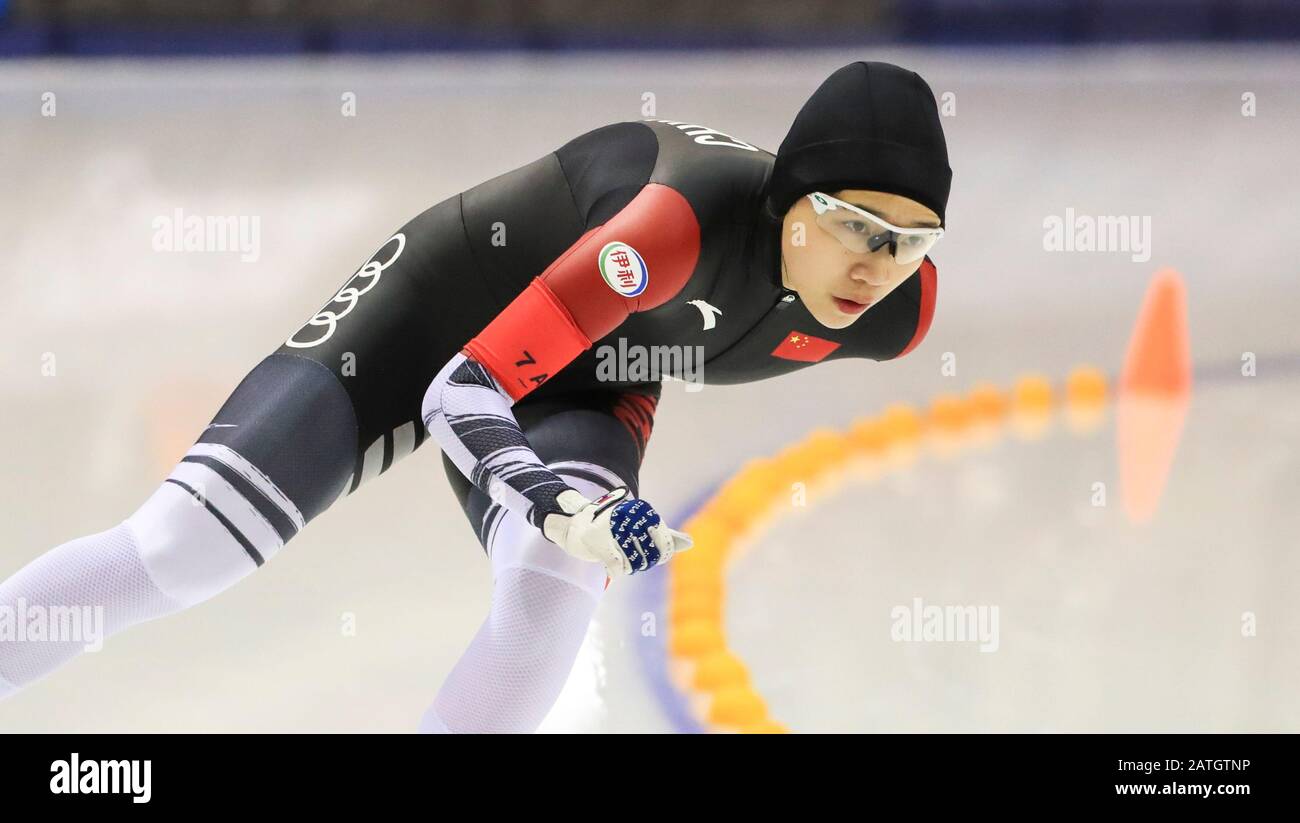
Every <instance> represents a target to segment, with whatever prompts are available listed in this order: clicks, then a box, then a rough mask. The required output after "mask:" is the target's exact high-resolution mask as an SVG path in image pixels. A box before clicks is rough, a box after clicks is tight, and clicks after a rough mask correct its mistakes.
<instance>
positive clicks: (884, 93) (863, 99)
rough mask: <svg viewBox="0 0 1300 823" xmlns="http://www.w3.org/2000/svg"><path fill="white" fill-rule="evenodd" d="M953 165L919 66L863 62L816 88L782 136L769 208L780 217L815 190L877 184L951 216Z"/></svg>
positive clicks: (941, 218) (771, 214)
mask: <svg viewBox="0 0 1300 823" xmlns="http://www.w3.org/2000/svg"><path fill="white" fill-rule="evenodd" d="M951 184H952V169H950V168H949V167H948V144H947V142H946V141H945V140H944V137H943V126H942V125H940V122H939V109H938V106H937V105H936V104H935V100H934V92H932V91H931V90H930V86H929V85H928V84H927V83H926V82H925V81H924V80H922V79H921V76H920V75H918V74H917V73H916V72H914V71H908V70H907V69H904V68H900V67H898V66H895V65H893V64H891V63H875V62H863V61H858V62H856V63H850V64H849V65H847V66H845V67H843V68H841V69H839V70H837V71H836V72H835V73H834V74H832V75H831V76H830V77H828V78H826V80H825V82H823V83H822V84H821V85H820V86H818V87H817V91H815V92H813V94H812V96H811V97H809V98H808V102H806V103H804V105H803V108H802V109H800V110H799V114H798V115H797V116H796V117H795V119H794V125H792V126H791V127H790V131H789V133H788V134H786V136H785V139H784V140H782V141H781V147H780V148H779V149H778V150H777V153H776V162H775V164H774V166H773V168H772V177H771V179H770V180H769V181H768V189H767V200H766V205H767V211H768V212H769V217H772V218H775V219H776V220H777V221H780V220H781V219H782V218H783V217H784V215H785V213H786V211H787V210H789V208H790V206H791V205H793V204H794V202H795V201H796V200H797V199H799V197H801V196H803V195H805V194H808V193H809V192H812V191H819V190H820V191H826V192H833V191H837V190H839V189H873V190H875V191H883V192H889V193H890V194H897V195H901V196H903V197H908V198H911V199H912V200H915V201H916V202H918V203H920V204H922V205H924V206H928V207H929V208H931V209H933V210H934V213H935V214H937V215H939V221H940V225H944V221H945V220H946V218H945V215H944V211H945V210H946V208H947V206H948V189H949V187H950V186H951Z"/></svg>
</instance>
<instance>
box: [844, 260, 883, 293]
mask: <svg viewBox="0 0 1300 823" xmlns="http://www.w3.org/2000/svg"><path fill="white" fill-rule="evenodd" d="M877 257H888V255H879V254H873V255H871V256H870V257H868V258H867V259H866V260H862V261H859V262H856V263H854V264H853V267H852V268H851V269H849V278H850V279H852V280H855V281H857V282H858V283H864V284H866V285H868V286H872V287H879V286H884V285H887V284H888V283H889V281H890V278H891V277H892V273H891V272H890V270H889V266H888V264H887V263H886V261H885V260H880V259H875V258H877Z"/></svg>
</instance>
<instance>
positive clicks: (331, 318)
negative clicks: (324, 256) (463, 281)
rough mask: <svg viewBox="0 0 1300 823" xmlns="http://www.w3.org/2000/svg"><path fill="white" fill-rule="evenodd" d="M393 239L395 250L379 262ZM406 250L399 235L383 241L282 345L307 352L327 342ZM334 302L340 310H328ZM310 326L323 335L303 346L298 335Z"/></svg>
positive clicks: (402, 235) (403, 236) (401, 236)
mask: <svg viewBox="0 0 1300 823" xmlns="http://www.w3.org/2000/svg"><path fill="white" fill-rule="evenodd" d="M394 240H396V241H397V249H396V250H395V251H394V252H393V256H392V257H389V258H388V259H387V260H385V261H384V262H382V263H380V262H379V258H380V256H381V255H382V254H383V251H384V249H386V248H388V246H389V245H390V244H391V243H392V242H393V241H394ZM405 248H406V235H404V234H402V233H401V232H398V233H397V234H394V235H393V236H392V237H390V238H388V240H386V241H384V245H382V246H380V247H379V251H376V252H375V253H374V256H372V257H371V258H370V260H369V261H368V262H367V263H366V264H365V265H364V266H362V267H361V268H360V269H358V270H357V273H356V274H354V275H352V277H351V278H349V279H348V282H346V283H344V284H343V288H341V289H339V290H338V293H337V294H335V295H334V297H333V298H331V299H330V302H328V303H326V304H325V308H323V309H321V310H320V311H319V312H317V313H316V315H315V316H314V317H312V318H311V319H310V320H308V321H307V323H306V325H304V326H303V327H302V328H300V329H298V331H296V332H294V333H293V336H292V337H290V338H289V339H288V340H286V341H284V344H285V345H286V346H290V347H292V348H295V349H310V348H311V347H312V346H319V345H320V344H321V343H324V342H325V341H326V340H329V339H330V337H331V336H332V335H333V334H334V329H335V328H337V327H338V323H339V320H342V319H343V318H344V317H347V316H348V314H350V313H351V312H352V310H353V309H354V308H356V305H357V300H359V299H360V298H361V295H363V294H365V293H366V292H368V291H370V290H371V289H373V288H374V287H375V286H376V285H377V284H378V283H379V275H380V274H382V273H383V271H384V269H386V268H388V267H389V266H391V265H393V263H396V262H397V258H399V257H401V256H402V250H403V249H405ZM362 281H364V284H362ZM336 303H342V304H343V308H342V309H341V310H334V309H331V308H330V307H331V306H333V305H335V304H336ZM313 327H315V328H322V327H323V328H324V329H325V333H324V334H322V335H321V336H320V337H318V338H316V339H315V340H312V341H310V342H306V343H304V342H302V341H299V340H298V339H297V337H298V335H300V334H302V333H303V332H304V331H306V330H307V329H309V328H313Z"/></svg>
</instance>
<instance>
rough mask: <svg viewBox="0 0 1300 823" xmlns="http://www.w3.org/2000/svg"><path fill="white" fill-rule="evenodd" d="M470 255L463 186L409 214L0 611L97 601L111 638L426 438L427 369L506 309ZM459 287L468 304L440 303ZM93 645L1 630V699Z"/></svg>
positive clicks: (34, 567) (193, 599)
mask: <svg viewBox="0 0 1300 823" xmlns="http://www.w3.org/2000/svg"><path fill="white" fill-rule="evenodd" d="M472 266H473V257H472V254H471V253H470V250H469V248H468V244H467V241H466V239H465V233H464V226H463V223H462V221H461V208H460V200H459V197H455V198H451V199H448V200H446V201H443V202H442V203H439V204H438V205H435V206H433V207H432V208H430V209H428V210H426V211H425V212H424V213H422V214H420V215H419V216H417V217H416V218H414V219H413V220H411V221H410V222H409V223H408V224H407V225H405V226H403V227H402V229H401V230H400V231H398V232H397V233H396V234H394V235H392V236H391V237H390V238H389V239H388V240H387V241H385V242H384V243H383V244H381V245H380V247H379V248H378V249H377V250H376V251H375V253H374V254H373V255H371V257H370V259H369V260H368V261H367V262H365V263H364V264H362V266H361V267H360V268H359V269H357V270H356V272H355V273H354V274H352V275H351V276H350V277H349V278H348V279H347V280H346V281H345V282H344V283H343V285H342V287H340V288H339V289H338V291H337V292H335V294H334V296H333V297H332V298H331V299H330V301H329V302H328V303H326V304H325V307H324V308H322V309H321V310H320V311H319V312H317V313H316V314H315V315H314V316H313V317H312V318H310V319H309V320H308V321H307V323H306V324H305V325H303V326H302V327H301V328H299V329H298V330H297V331H296V332H294V333H293V334H292V335H290V336H289V338H288V339H287V340H286V342H285V344H284V345H283V346H281V347H280V348H279V350H277V351H276V352H275V353H274V354H272V355H271V356H270V357H268V358H266V359H265V360H263V361H262V363H261V364H259V365H258V366H257V368H255V369H254V370H253V371H252V372H251V373H250V374H249V375H248V376H247V377H246V378H245V379H244V381H243V382H241V383H240V385H239V387H238V388H237V389H236V390H235V392H234V393H233V394H232V395H231V397H230V398H229V399H228V400H227V401H226V404H225V405H224V406H222V408H221V410H220V411H219V412H218V413H217V416H216V417H215V418H214V419H213V421H212V424H211V425H210V426H209V427H208V428H207V429H206V430H205V431H204V433H203V436H202V437H201V438H200V439H199V442H197V443H196V444H195V446H194V448H193V449H191V450H190V452H189V453H188V454H186V456H185V458H184V459H183V460H182V461H181V463H179V464H178V465H177V466H176V468H175V469H174V470H173V471H172V473H171V475H170V476H169V477H168V478H167V479H166V481H165V482H163V483H162V484H161V485H160V486H159V487H158V488H157V489H156V491H154V493H153V494H152V495H151V496H150V497H149V499H148V500H147V501H146V502H145V504H144V505H143V506H141V507H140V509H139V510H138V511H137V512H135V514H133V515H132V516H131V517H129V518H127V519H126V520H125V521H123V522H122V523H119V524H117V525H115V526H113V527H112V528H110V529H108V530H106V531H102V532H99V533H98V534H93V535H89V536H87V537H81V538H78V539H76V540H72V541H69V542H67V543H64V544H63V545H61V546H58V547H57V548H55V549H52V550H51V551H49V552H47V553H46V554H45V555H43V556H41V557H38V558H36V560H34V561H32V562H31V563H29V564H28V565H27V566H25V567H24V568H22V569H20V570H19V571H18V572H17V573H16V574H14V575H13V576H12V577H10V578H9V579H7V580H4V581H3V582H0V609H3V610H11V609H12V610H17V609H20V608H21V609H27V610H29V611H30V610H31V609H33V608H34V609H35V613H45V614H53V613H54V612H55V611H56V610H57V611H58V612H59V613H61V614H67V613H69V612H72V613H80V612H92V613H93V612H94V611H95V610H96V609H99V610H100V611H99V612H98V614H100V615H102V619H103V624H102V627H103V634H105V635H108V634H113V633H115V632H117V631H120V630H122V629H124V628H126V627H128V626H131V625H133V624H135V623H139V622H142V621H144V620H149V619H151V618H155V617H159V616H162V615H165V614H170V613H172V612H175V611H177V610H179V609H182V608H185V607H187V606H191V605H194V604H196V603H199V602H201V601H203V600H205V599H207V598H209V597H211V596H212V595H214V594H216V593H217V592H220V591H222V590H224V589H226V588H228V587H229V586H231V585H233V584H234V583H235V582H236V581H238V580H240V579H241V578H243V577H244V576H246V575H247V574H249V573H250V572H252V571H253V570H254V569H256V568H257V567H259V566H260V565H262V564H263V563H265V562H266V561H267V560H269V559H270V558H271V557H273V556H274V555H275V554H276V552H278V551H279V550H280V548H281V547H283V545H284V544H285V543H286V542H287V541H288V540H289V539H291V538H292V537H293V536H294V535H295V534H297V533H298V531H300V530H301V529H302V528H303V526H304V525H305V524H306V523H307V522H308V521H310V520H311V519H312V518H314V517H315V516H316V515H318V514H320V513H321V512H322V511H324V510H325V509H326V508H327V507H329V506H330V505H331V504H332V503H333V502H334V501H335V500H337V499H338V498H339V497H341V496H342V495H344V494H347V493H349V492H351V491H355V490H356V489H357V488H359V487H360V486H361V485H362V484H363V483H365V482H367V481H368V480H370V479H371V478H374V477H376V476H378V475H379V474H381V473H382V472H384V471H386V470H387V469H389V468H391V467H392V466H393V465H394V464H395V463H396V462H397V461H398V460H400V459H402V458H403V457H404V456H405V455H407V454H410V453H411V452H413V451H414V450H415V449H416V448H418V447H419V445H420V444H421V443H422V442H423V441H424V439H425V436H424V434H425V433H424V428H423V425H422V424H421V402H422V400H423V397H424V392H425V389H426V388H427V387H428V385H429V381H430V380H431V379H432V378H433V376H434V375H435V374H437V372H438V369H440V368H441V367H442V366H443V364H444V363H446V361H447V360H448V359H449V358H450V357H451V356H452V355H453V354H454V353H455V352H456V351H457V349H458V348H459V346H460V345H461V344H462V343H463V342H464V341H465V340H467V339H469V336H470V335H471V334H472V333H473V331H475V330H477V329H479V328H481V327H482V326H483V324H484V323H486V322H487V319H489V318H490V317H491V316H492V314H493V313H494V312H495V311H496V310H497V308H498V306H497V305H496V303H495V299H494V298H493V297H492V296H491V295H489V294H486V293H485V292H483V291H482V290H483V288H484V286H483V284H482V283H481V282H480V281H479V279H478V278H474V277H466V273H468V272H471V271H473V268H472ZM449 294H458V295H460V296H461V297H462V298H463V302H464V305H462V306H458V307H457V310H455V311H447V310H444V307H445V306H446V299H445V298H446V296H447V295H449ZM10 613H14V614H16V613H17V611H13V612H10ZM84 646H85V643H82V642H78V641H66V642H65V641H51V640H42V641H35V642H11V641H6V640H4V639H0V698H3V697H4V696H5V694H7V693H12V691H14V690H15V688H17V687H22V686H26V685H27V684H29V683H31V682H33V681H34V680H36V679H38V678H40V677H42V676H43V675H45V674H48V673H49V672H51V671H53V670H54V669H55V668H57V667H58V666H60V665H62V664H63V663H64V662H66V661H68V660H69V659H71V658H72V657H74V656H76V655H77V654H79V653H80V652H81V651H82V650H83V648H84Z"/></svg>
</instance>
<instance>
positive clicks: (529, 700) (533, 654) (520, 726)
mask: <svg viewBox="0 0 1300 823" xmlns="http://www.w3.org/2000/svg"><path fill="white" fill-rule="evenodd" d="M551 468H552V470H554V471H555V472H556V473H557V474H559V475H560V476H561V477H563V478H564V479H565V481H566V482H568V483H569V484H570V485H572V486H573V487H574V488H576V489H578V490H579V491H581V492H582V493H583V494H585V495H587V496H588V497H591V498H595V497H599V496H600V495H601V494H603V493H604V492H606V491H608V490H609V488H612V487H613V486H615V485H619V484H620V483H621V481H617V480H611V481H610V482H609V483H606V484H597V483H593V482H591V481H590V480H588V479H586V477H587V476H590V475H591V474H592V472H584V475H585V476H579V475H575V474H572V473H569V472H566V471H565V469H564V466H562V465H560V464H555V465H552V466H551ZM591 468H592V469H593V470H597V471H603V470H600V469H596V468H595V467H591ZM501 511H502V514H501V516H500V517H499V518H497V519H496V522H495V524H494V525H493V528H492V536H491V539H490V542H489V545H488V550H489V553H490V555H491V559H492V577H493V580H492V604H491V608H490V610H489V612H488V616H487V619H486V620H484V621H483V624H482V625H481V626H480V627H479V630H478V633H477V634H475V635H474V639H473V640H472V641H471V642H470V645H469V648H468V649H466V650H465V652H464V654H462V655H461V657H460V660H459V661H458V662H457V663H456V665H455V667H454V668H453V669H452V670H451V673H450V674H449V675H448V676H447V679H446V681H444V682H443V685H442V688H441V689H440V690H439V692H438V696H437V697H436V698H435V699H434V702H433V705H431V706H430V707H429V709H428V710H427V711H426V712H425V715H424V717H423V718H422V719H421V722H420V731H422V732H444V733H445V732H452V733H525V732H532V731H535V730H536V729H537V726H538V725H539V724H540V723H541V722H542V719H543V718H545V717H546V713H547V712H548V711H550V709H551V706H552V705H553V704H554V703H555V699H556V698H557V697H559V695H560V690H561V689H562V688H563V687H564V683H565V681H566V680H567V679H568V676H569V672H570V670H572V668H573V662H574V660H575V659H576V658H577V655H578V649H579V648H581V646H582V641H583V638H585V637H586V634H587V626H588V624H589V623H590V622H591V616H592V614H593V613H594V612H595V610H596V605H597V604H598V603H599V601H600V596H601V593H602V592H603V591H604V589H605V570H604V568H603V567H602V566H600V565H599V564H597V563H588V562H585V561H582V560H578V559H577V558H574V557H571V556H569V555H567V554H565V553H564V551H562V550H561V549H560V548H559V547H558V546H556V545H555V544H554V543H551V542H550V541H549V540H547V539H546V538H545V537H543V536H542V533H541V532H540V531H538V530H537V529H536V528H535V527H534V526H533V525H532V524H531V523H528V522H527V521H525V520H524V519H523V518H521V517H520V516H518V515H517V514H514V513H512V512H509V511H507V510H504V509H503V510H501Z"/></svg>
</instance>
